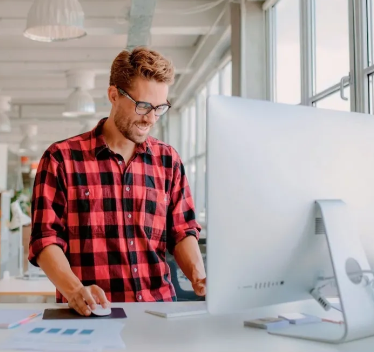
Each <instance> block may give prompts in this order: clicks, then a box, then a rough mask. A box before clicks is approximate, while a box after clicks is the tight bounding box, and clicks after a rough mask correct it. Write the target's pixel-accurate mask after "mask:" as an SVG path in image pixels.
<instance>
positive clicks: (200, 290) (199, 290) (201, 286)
mask: <svg viewBox="0 0 374 352" xmlns="http://www.w3.org/2000/svg"><path fill="white" fill-rule="evenodd" d="M192 288H193V290H194V291H195V293H196V294H197V295H198V296H205V295H206V278H204V279H198V280H196V281H194V282H192Z"/></svg>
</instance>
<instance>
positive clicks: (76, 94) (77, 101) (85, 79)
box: [62, 70, 96, 117]
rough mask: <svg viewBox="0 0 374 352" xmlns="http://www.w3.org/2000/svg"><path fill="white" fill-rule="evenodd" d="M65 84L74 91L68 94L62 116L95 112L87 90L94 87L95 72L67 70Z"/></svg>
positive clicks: (84, 114) (93, 103) (86, 114)
mask: <svg viewBox="0 0 374 352" xmlns="http://www.w3.org/2000/svg"><path fill="white" fill-rule="evenodd" d="M66 76H67V77H66V78H67V85H68V87H69V88H73V89H74V91H73V92H72V93H71V94H70V95H69V97H68V99H67V101H66V104H65V111H64V112H63V114H62V115H63V116H65V117H87V116H92V115H94V114H95V112H96V107H95V101H94V99H93V97H92V96H91V94H90V93H89V92H88V90H90V89H93V88H94V87H95V72H93V71H89V70H71V71H68V72H67V75H66Z"/></svg>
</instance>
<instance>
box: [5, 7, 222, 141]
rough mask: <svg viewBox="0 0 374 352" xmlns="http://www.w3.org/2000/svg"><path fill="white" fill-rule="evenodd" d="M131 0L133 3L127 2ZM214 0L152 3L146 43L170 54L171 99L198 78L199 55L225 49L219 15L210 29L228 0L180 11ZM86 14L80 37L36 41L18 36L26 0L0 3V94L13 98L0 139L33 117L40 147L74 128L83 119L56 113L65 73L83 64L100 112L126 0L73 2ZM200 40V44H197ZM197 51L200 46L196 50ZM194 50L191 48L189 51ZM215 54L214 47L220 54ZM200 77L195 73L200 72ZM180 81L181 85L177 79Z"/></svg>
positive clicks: (125, 20) (65, 91) (104, 110)
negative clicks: (172, 73)
mask: <svg viewBox="0 0 374 352" xmlns="http://www.w3.org/2000/svg"><path fill="white" fill-rule="evenodd" d="M134 1H136V0H134ZM215 2H217V0H157V3H156V8H155V13H154V16H153V20H152V26H151V31H150V32H151V36H150V45H151V47H152V48H154V49H156V50H159V51H160V52H162V53H163V54H164V55H165V56H167V57H169V58H171V59H172V61H173V62H174V64H175V66H176V72H177V79H178V77H180V76H182V78H181V82H179V84H177V85H176V87H177V88H178V91H177V92H175V91H173V89H172V90H171V93H170V98H171V99H173V97H176V96H177V95H178V96H180V92H181V91H183V90H184V88H185V86H188V84H189V82H192V81H193V79H195V81H196V79H197V76H196V74H197V71H198V70H196V65H199V62H201V60H202V59H204V57H200V56H209V55H208V54H209V53H211V52H214V50H215V49H217V48H218V49H220V50H221V51H222V50H223V49H224V48H225V47H226V48H227V42H223V41H222V38H223V37H224V39H225V40H227V33H228V32H227V28H228V27H229V20H228V17H227V16H226V17H225V18H223V19H222V20H221V21H219V23H218V24H217V26H215V27H214V28H211V27H212V25H213V24H214V23H215V21H216V19H217V18H218V17H219V15H220V14H221V12H222V11H223V9H226V10H227V2H228V0H225V1H224V2H223V3H220V4H218V5H217V6H215V7H213V8H212V9H210V10H208V11H204V12H200V13H195V14H192V15H186V14H184V13H183V12H185V11H186V10H188V9H191V8H194V7H196V6H201V5H204V4H213V3H215ZM80 3H81V5H82V7H83V10H84V13H85V28H86V29H87V36H86V37H84V38H81V39H78V40H71V41H66V42H58V43H41V42H35V41H32V40H29V39H26V38H24V37H23V35H22V32H23V30H24V29H25V26H26V18H27V13H28V10H29V8H30V6H31V4H32V0H0V95H9V96H11V98H12V111H11V121H12V125H13V132H12V133H11V134H5V133H2V134H1V133H0V143H1V142H6V143H9V144H10V145H11V146H12V147H13V148H16V147H17V144H18V143H19V141H20V139H21V138H22V136H21V134H20V131H19V126H20V125H21V124H23V123H26V122H28V123H30V121H36V122H37V124H38V125H39V136H38V138H39V140H40V142H41V144H43V147H44V145H47V144H49V143H51V142H53V141H56V140H60V139H63V138H67V137H69V136H71V135H75V134H77V133H79V132H80V130H81V128H82V123H81V121H79V120H76V119H67V118H63V117H62V115H61V114H62V112H63V109H64V103H65V101H66V99H67V97H68V96H69V94H70V93H71V91H72V90H71V89H69V88H68V87H67V81H66V72H67V71H68V70H70V69H76V68H82V69H90V70H93V71H95V73H96V79H95V88H94V89H93V90H92V91H90V93H91V94H92V96H93V97H94V98H95V101H96V108H97V116H96V117H97V119H98V118H100V117H102V116H106V115H107V114H108V112H109V110H110V104H109V102H108V100H107V97H106V92H107V87H108V81H109V70H110V66H111V63H112V61H113V59H114V58H115V56H116V55H117V54H118V53H119V52H120V51H121V50H123V49H125V48H126V45H127V37H128V36H127V33H128V30H129V14H128V13H129V9H130V7H131V0H105V1H103V0H100V1H99V0H80ZM207 35H209V38H211V40H210V41H209V40H208V41H207V40H206V39H207V38H205V41H204V47H203V48H201V47H199V43H201V41H202V40H204V37H205V36H207ZM202 49H204V50H202ZM196 50H197V51H196ZM221 51H218V52H219V53H221ZM200 74H201V72H200ZM181 83H182V84H181Z"/></svg>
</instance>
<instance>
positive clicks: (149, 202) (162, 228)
mask: <svg viewBox="0 0 374 352" xmlns="http://www.w3.org/2000/svg"><path fill="white" fill-rule="evenodd" d="M169 203H170V197H169V194H167V193H165V191H163V190H157V189H154V188H147V189H146V199H145V206H144V229H145V232H146V234H147V236H148V238H149V240H150V241H151V246H152V247H153V248H158V249H160V250H165V248H166V222H167V212H168V207H169Z"/></svg>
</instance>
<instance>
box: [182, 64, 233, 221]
mask: <svg viewBox="0 0 374 352" xmlns="http://www.w3.org/2000/svg"><path fill="white" fill-rule="evenodd" d="M231 85H232V64H231V61H230V62H228V63H227V64H225V65H224V66H223V67H222V68H221V69H219V70H217V71H216V72H215V73H214V75H213V76H212V77H211V79H209V80H208V82H205V85H204V86H203V87H202V88H201V89H200V90H199V91H198V92H197V94H196V95H195V97H194V99H193V100H192V101H190V103H189V104H187V106H186V107H185V108H184V109H182V110H181V117H182V122H181V136H182V137H181V139H182V145H183V147H182V151H183V154H182V159H183V163H184V165H185V169H186V174H187V178H188V182H189V184H190V188H191V191H192V195H193V197H194V202H195V208H196V215H197V220H198V221H199V222H200V223H202V225H204V223H205V179H206V99H207V97H208V96H209V95H218V94H221V95H231Z"/></svg>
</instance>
